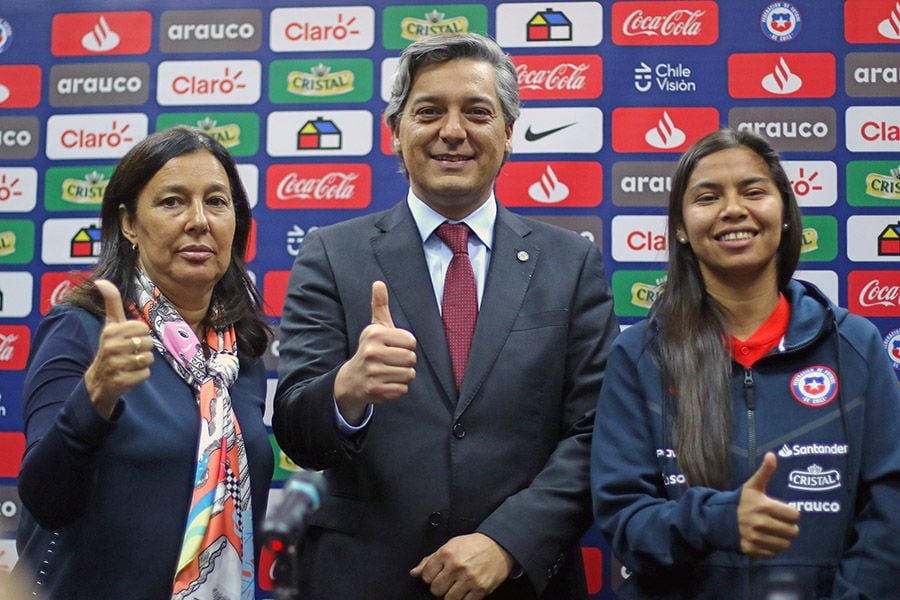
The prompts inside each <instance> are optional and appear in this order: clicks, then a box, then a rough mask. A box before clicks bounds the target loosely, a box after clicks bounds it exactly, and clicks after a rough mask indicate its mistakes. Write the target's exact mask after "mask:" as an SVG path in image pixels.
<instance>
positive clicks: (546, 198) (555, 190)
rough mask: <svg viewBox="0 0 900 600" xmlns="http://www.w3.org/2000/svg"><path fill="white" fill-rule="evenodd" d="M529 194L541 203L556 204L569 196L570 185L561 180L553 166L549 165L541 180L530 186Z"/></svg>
mask: <svg viewBox="0 0 900 600" xmlns="http://www.w3.org/2000/svg"><path fill="white" fill-rule="evenodd" d="M528 196H529V197H530V198H531V199H532V200H534V201H535V202H540V203H541V204H556V203H558V202H562V201H563V200H565V199H566V198H568V197H569V186H567V185H566V184H565V183H563V182H561V181H560V180H559V178H558V177H557V176H556V173H555V172H554V171H553V167H551V166H550V165H547V169H546V170H545V171H544V172H543V173H542V174H541V178H540V180H539V181H536V182H534V183H532V184H531V185H530V186H529V187H528Z"/></svg>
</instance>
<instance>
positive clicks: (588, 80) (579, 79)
mask: <svg viewBox="0 0 900 600" xmlns="http://www.w3.org/2000/svg"><path fill="white" fill-rule="evenodd" d="M512 61H513V62H514V63H515V65H516V73H517V74H518V78H519V93H520V95H521V97H522V99H523V100H557V99H575V98H585V99H593V98H599V97H600V94H601V93H602V91H603V59H602V58H601V57H600V56H598V55H589V54H584V55H556V56H518V57H512Z"/></svg>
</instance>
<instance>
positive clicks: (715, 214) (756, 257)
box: [677, 146, 784, 295]
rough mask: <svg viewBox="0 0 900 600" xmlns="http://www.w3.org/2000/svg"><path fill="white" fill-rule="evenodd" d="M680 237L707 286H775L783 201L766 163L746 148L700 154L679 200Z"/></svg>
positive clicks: (713, 289) (710, 288)
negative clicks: (680, 216)
mask: <svg viewBox="0 0 900 600" xmlns="http://www.w3.org/2000/svg"><path fill="white" fill-rule="evenodd" d="M682 211H683V212H682V216H683V222H682V224H681V225H680V226H679V227H678V228H677V237H678V238H680V239H681V238H685V239H686V240H687V243H688V244H690V247H691V250H692V251H693V253H694V255H695V256H696V257H697V261H698V263H699V265H700V271H701V273H702V274H703V279H704V282H705V284H706V287H707V289H708V290H710V291H711V292H713V295H716V294H715V290H716V289H723V288H729V287H734V286H735V285H736V284H737V283H740V284H741V285H746V284H762V285H767V286H768V285H771V286H772V287H773V288H777V255H778V247H779V244H780V243H781V235H782V231H783V230H782V225H783V221H784V216H783V215H784V201H783V200H782V197H781V193H780V192H779V191H778V187H777V186H776V184H775V182H774V181H773V180H772V176H771V174H770V172H769V168H768V165H766V163H765V161H764V160H763V159H762V158H760V157H759V155H757V154H756V153H755V152H753V151H752V150H750V149H749V148H746V147H743V146H741V147H737V148H729V149H727V150H721V151H719V152H714V153H712V154H709V155H707V156H705V157H704V158H702V159H700V160H699V161H698V162H697V166H696V167H695V168H694V171H693V173H691V175H690V178H689V179H688V182H687V187H686V190H685V193H684V197H683V199H682Z"/></svg>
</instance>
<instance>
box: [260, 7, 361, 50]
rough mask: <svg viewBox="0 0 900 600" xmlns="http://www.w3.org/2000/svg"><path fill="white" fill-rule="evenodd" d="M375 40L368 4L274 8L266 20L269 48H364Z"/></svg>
mask: <svg viewBox="0 0 900 600" xmlns="http://www.w3.org/2000/svg"><path fill="white" fill-rule="evenodd" d="M374 42H375V10H374V9H373V8H371V7H369V6H341V7H334V8H331V7H328V8H326V7H315V8H276V9H275V10H273V11H272V15H271V19H270V22H269V45H270V46H271V48H272V51H273V52H319V51H322V50H368V49H369V48H371V47H372V45H373V44H374Z"/></svg>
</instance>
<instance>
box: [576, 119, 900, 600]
mask: <svg viewBox="0 0 900 600" xmlns="http://www.w3.org/2000/svg"><path fill="white" fill-rule="evenodd" d="M668 227H669V249H670V258H669V263H670V266H669V272H668V280H667V283H666V289H665V292H664V294H663V295H662V297H661V298H660V299H659V300H658V301H657V303H656V304H655V305H654V307H653V310H652V312H651V316H650V318H649V319H648V320H645V321H642V322H641V323H639V324H637V325H635V326H633V327H631V328H629V329H627V330H626V331H625V332H623V334H622V335H620V336H619V338H618V339H617V340H616V342H615V345H614V347H613V350H612V353H611V354H610V357H609V363H608V366H607V372H606V377H605V380H604V384H603V391H602V393H601V396H600V402H599V406H598V410H597V421H596V426H595V430H594V439H593V447H592V464H591V480H592V481H591V483H592V491H593V498H594V512H595V516H596V518H597V522H598V524H599V525H600V528H601V529H602V531H603V533H604V534H605V535H606V537H607V539H608V541H609V542H610V543H611V545H612V547H613V549H614V551H615V553H616V555H617V556H618V557H619V559H620V560H621V561H622V563H623V565H625V567H626V569H627V570H629V571H630V576H629V577H628V578H627V579H626V580H625V582H624V583H623V585H622V587H621V589H619V591H618V595H619V597H620V598H623V599H627V598H686V599H687V598H690V599H697V598H728V599H740V598H749V599H754V600H755V599H757V598H776V597H777V598H798V599H801V598H802V599H806V598H816V599H818V598H848V599H849V598H860V599H861V598H872V599H878V600H883V599H889V598H900V388H898V384H897V379H896V376H895V375H894V373H893V370H892V369H891V367H890V366H889V363H888V358H887V355H886V354H885V351H884V349H883V346H882V341H881V336H880V334H879V333H878V331H877V330H876V328H875V327H874V326H873V325H872V324H871V323H869V322H868V321H866V320H865V319H863V318H862V317H859V316H855V315H851V314H850V313H848V312H847V311H846V310H844V309H841V308H838V307H836V306H835V305H834V304H833V303H831V302H830V301H829V300H828V299H827V298H825V297H824V295H823V294H822V293H821V292H820V291H819V290H817V289H816V288H815V287H814V286H812V285H810V284H808V283H803V282H800V281H797V280H792V279H791V276H792V274H793V272H794V269H795V267H796V265H797V262H798V258H799V253H800V236H801V233H802V224H801V220H800V214H799V210H798V208H797V203H796V200H795V198H794V196H793V194H792V192H791V188H790V183H789V181H788V178H787V175H786V174H785V172H784V169H783V168H782V166H781V164H780V162H779V159H778V155H777V154H776V152H775V151H774V150H773V149H772V148H771V146H770V145H769V144H768V142H767V141H765V140H764V139H762V138H760V137H759V136H756V135H754V134H752V133H748V132H735V131H731V130H722V131H718V132H714V133H712V134H709V135H708V136H706V137H704V138H703V139H701V140H700V141H698V142H697V143H696V144H695V145H694V146H693V147H692V148H691V149H689V150H688V151H687V152H686V153H685V154H684V156H682V158H681V160H680V162H679V164H678V167H677V169H676V172H675V175H674V177H673V179H672V191H671V195H670V200H669V217H668ZM778 594H793V595H778Z"/></svg>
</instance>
